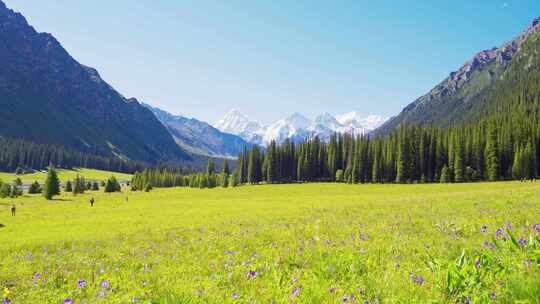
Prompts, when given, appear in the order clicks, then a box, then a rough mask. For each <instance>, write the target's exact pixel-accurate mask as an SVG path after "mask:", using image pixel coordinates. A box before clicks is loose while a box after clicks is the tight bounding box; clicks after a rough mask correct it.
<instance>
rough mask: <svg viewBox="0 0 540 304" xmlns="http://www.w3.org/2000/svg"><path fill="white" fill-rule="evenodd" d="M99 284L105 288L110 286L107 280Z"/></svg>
mask: <svg viewBox="0 0 540 304" xmlns="http://www.w3.org/2000/svg"><path fill="white" fill-rule="evenodd" d="M99 286H100V287H101V288H103V289H107V288H109V282H108V281H107V280H103V281H101V283H99Z"/></svg>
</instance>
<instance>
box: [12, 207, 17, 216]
mask: <svg viewBox="0 0 540 304" xmlns="http://www.w3.org/2000/svg"><path fill="white" fill-rule="evenodd" d="M15 212H17V207H15V204H13V205H11V216H15Z"/></svg>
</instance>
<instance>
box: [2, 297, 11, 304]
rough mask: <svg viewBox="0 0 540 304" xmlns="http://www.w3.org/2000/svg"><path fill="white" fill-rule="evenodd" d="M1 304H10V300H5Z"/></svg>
mask: <svg viewBox="0 0 540 304" xmlns="http://www.w3.org/2000/svg"><path fill="white" fill-rule="evenodd" d="M2 304H11V300H10V299H8V298H5V299H4V301H2Z"/></svg>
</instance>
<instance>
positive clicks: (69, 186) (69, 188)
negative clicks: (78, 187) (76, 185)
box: [64, 181, 73, 192]
mask: <svg viewBox="0 0 540 304" xmlns="http://www.w3.org/2000/svg"><path fill="white" fill-rule="evenodd" d="M64 191H65V192H72V191H73V185H72V184H71V181H67V182H66V186H65V187H64Z"/></svg>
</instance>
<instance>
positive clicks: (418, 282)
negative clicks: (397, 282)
mask: <svg viewBox="0 0 540 304" xmlns="http://www.w3.org/2000/svg"><path fill="white" fill-rule="evenodd" d="M415 282H416V284H418V285H422V284H424V278H423V277H422V276H416V280H415Z"/></svg>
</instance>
